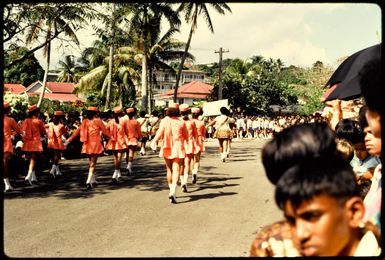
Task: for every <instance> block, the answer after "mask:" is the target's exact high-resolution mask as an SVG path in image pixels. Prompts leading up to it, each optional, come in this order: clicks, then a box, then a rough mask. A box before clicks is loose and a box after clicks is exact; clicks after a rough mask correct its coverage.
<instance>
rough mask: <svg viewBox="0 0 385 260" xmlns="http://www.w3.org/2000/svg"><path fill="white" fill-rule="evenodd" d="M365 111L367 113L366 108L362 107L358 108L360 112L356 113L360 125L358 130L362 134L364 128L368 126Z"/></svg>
mask: <svg viewBox="0 0 385 260" xmlns="http://www.w3.org/2000/svg"><path fill="white" fill-rule="evenodd" d="M366 111H368V107H367V106H362V107H361V108H360V111H359V112H358V122H359V124H360V128H361V130H362V132H363V131H364V128H365V127H367V126H368V121H367V120H366V116H365V114H366Z"/></svg>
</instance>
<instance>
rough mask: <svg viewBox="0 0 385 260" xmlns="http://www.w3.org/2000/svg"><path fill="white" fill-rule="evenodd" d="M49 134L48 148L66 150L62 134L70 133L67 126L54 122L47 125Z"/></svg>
mask: <svg viewBox="0 0 385 260" xmlns="http://www.w3.org/2000/svg"><path fill="white" fill-rule="evenodd" d="M45 127H46V129H47V134H48V148H51V149H55V150H65V149H66V147H65V146H64V144H63V140H62V136H63V135H67V134H68V130H67V128H66V127H65V126H64V125H63V124H62V123H59V124H57V125H55V124H54V123H53V122H51V123H48V124H46V125H45Z"/></svg>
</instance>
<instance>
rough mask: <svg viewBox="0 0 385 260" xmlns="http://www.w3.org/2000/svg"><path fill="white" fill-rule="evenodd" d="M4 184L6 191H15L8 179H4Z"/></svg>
mask: <svg viewBox="0 0 385 260" xmlns="http://www.w3.org/2000/svg"><path fill="white" fill-rule="evenodd" d="M4 184H5V190H13V187H12V186H11V183H9V179H8V178H5V179H4Z"/></svg>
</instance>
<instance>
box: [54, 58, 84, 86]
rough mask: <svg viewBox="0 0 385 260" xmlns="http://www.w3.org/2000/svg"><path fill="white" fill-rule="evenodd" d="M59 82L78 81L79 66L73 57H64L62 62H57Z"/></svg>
mask: <svg viewBox="0 0 385 260" xmlns="http://www.w3.org/2000/svg"><path fill="white" fill-rule="evenodd" d="M58 64H59V70H60V73H59V77H58V78H57V81H59V82H72V83H76V82H78V80H79V75H80V74H79V68H80V67H79V66H78V65H77V64H76V59H75V56H73V55H66V56H65V57H64V61H62V60H59V63H58Z"/></svg>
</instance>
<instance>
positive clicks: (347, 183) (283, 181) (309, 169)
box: [275, 155, 360, 210]
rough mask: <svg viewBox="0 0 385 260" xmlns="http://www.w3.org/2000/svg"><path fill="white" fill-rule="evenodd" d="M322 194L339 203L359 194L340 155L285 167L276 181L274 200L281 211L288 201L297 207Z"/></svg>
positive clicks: (349, 169) (350, 168)
mask: <svg viewBox="0 0 385 260" xmlns="http://www.w3.org/2000/svg"><path fill="white" fill-rule="evenodd" d="M322 194H326V195H328V196H331V197H333V198H335V199H336V200H337V201H338V202H340V203H344V202H346V200H347V199H349V198H351V197H354V196H358V197H360V192H359V188H358V185H357V181H356V177H355V174H354V172H353V169H352V167H351V166H350V164H349V163H348V162H347V161H345V160H344V159H342V158H341V157H339V156H333V155H327V156H320V157H317V158H313V159H308V160H304V161H303V162H301V163H299V164H296V165H294V166H293V167H291V168H290V169H288V170H287V171H286V172H285V173H284V174H283V175H282V177H281V178H280V179H279V181H278V182H277V186H276V190H275V201H276V203H277V205H278V207H279V208H280V209H282V210H283V209H284V208H285V203H286V202H287V201H290V202H291V204H292V205H293V208H295V209H296V208H298V207H299V206H300V205H301V203H302V202H303V201H307V200H310V199H312V198H314V197H315V196H319V195H322Z"/></svg>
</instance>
